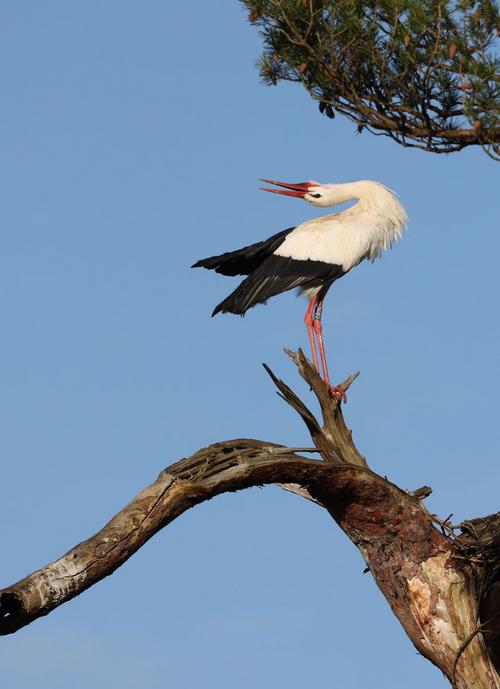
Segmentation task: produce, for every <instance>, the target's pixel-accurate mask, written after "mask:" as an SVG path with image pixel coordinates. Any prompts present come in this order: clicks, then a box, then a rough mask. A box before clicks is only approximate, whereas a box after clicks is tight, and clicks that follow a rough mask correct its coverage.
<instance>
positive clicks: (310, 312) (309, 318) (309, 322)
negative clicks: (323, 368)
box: [304, 297, 319, 373]
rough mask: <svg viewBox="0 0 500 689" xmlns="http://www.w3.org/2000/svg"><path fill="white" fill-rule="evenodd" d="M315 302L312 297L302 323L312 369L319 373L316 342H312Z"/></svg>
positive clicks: (315, 298) (314, 298)
mask: <svg viewBox="0 0 500 689" xmlns="http://www.w3.org/2000/svg"><path fill="white" fill-rule="evenodd" d="M316 300H317V297H313V298H312V299H311V301H310V302H309V306H308V309H307V311H306V315H305V316H304V323H305V324H306V328H307V333H308V335H309V342H310V344H311V352H312V358H313V364H314V368H315V369H316V371H317V372H318V373H319V366H318V354H317V352H316V342H315V341H314V330H313V322H314V321H313V318H314V317H315V316H314V309H315V307H316Z"/></svg>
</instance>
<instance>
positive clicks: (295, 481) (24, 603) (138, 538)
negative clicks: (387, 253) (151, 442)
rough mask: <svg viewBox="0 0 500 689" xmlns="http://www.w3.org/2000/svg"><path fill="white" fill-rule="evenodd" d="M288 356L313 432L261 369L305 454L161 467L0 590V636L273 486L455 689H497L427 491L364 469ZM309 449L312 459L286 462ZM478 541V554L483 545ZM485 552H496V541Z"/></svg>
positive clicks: (247, 444) (239, 449)
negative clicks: (346, 553) (365, 578)
mask: <svg viewBox="0 0 500 689" xmlns="http://www.w3.org/2000/svg"><path fill="white" fill-rule="evenodd" d="M291 356H292V359H293V361H294V362H295V363H296V365H297V366H298V368H299V372H300V374H301V376H302V377H303V378H304V379H305V380H306V381H307V382H308V384H309V385H310V386H311V388H312V389H313V391H314V392H315V394H316V396H317V398H318V400H319V403H320V408H321V412H322V416H323V425H320V424H319V423H318V421H317V420H316V418H315V417H314V415H313V414H312V412H310V411H309V409H308V408H307V406H306V405H305V404H304V402H302V401H301V400H300V399H299V398H298V397H297V395H296V394H295V393H294V392H292V391H291V389H290V388H289V387H288V386H287V385H286V384H285V383H283V382H282V381H280V380H279V379H278V378H277V377H276V376H275V375H274V374H273V373H272V371H270V370H269V369H267V370H268V372H269V374H270V375H271V377H272V378H273V380H274V382H275V383H276V385H277V387H278V389H279V391H280V394H281V395H282V397H283V398H284V399H285V400H286V401H287V402H288V403H289V404H290V405H291V406H292V407H293V408H294V409H295V410H296V411H297V412H298V413H299V414H300V416H301V417H302V419H303V420H304V421H305V422H306V425H307V428H308V429H309V431H310V434H311V437H312V438H313V442H314V444H315V448H287V447H284V446H282V445H277V444H275V443H266V442H263V441H258V440H248V439H239V440H232V441H226V442H221V443H216V444H214V445H211V446H210V447H207V448H203V449H201V450H199V451H198V452H196V453H195V454H194V455H192V456H191V457H188V458H185V459H183V460H181V461H180V462H177V463H175V464H172V465H171V466H169V467H168V468H167V469H165V470H164V471H162V472H161V474H160V475H159V477H158V478H157V480H156V481H155V482H154V483H153V484H151V486H149V487H148V488H146V489H144V490H143V491H141V493H139V495H137V496H136V497H135V498H134V499H133V500H132V501H131V502H130V503H129V504H128V505H127V506H126V507H125V508H124V509H123V510H122V511H121V512H119V513H118V514H117V515H116V516H115V517H114V518H113V519H112V520H111V521H110V522H109V523H108V524H107V525H106V526H105V527H104V528H103V529H102V530H101V531H99V532H98V533H97V534H96V535H95V536H92V537H91V538H89V539H87V540H86V541H83V542H82V543H80V544H79V545H77V546H76V547H75V548H73V549H72V550H70V551H69V552H68V553H66V554H65V555H63V556H62V557H61V558H59V559H58V560H56V561H55V562H53V563H51V564H49V565H47V566H46V567H44V568H42V569H40V570H38V571H36V572H34V573H33V574H30V575H29V576H27V577H25V578H24V579H22V580H21V581H19V582H17V583H16V584H13V585H12V586H9V587H7V588H5V589H3V590H1V591H0V634H11V633H13V632H15V631H17V630H18V629H20V628H21V627H23V626H25V625H27V624H29V623H30V622H32V621H33V620H35V619H37V618H38V617H41V616H43V615H46V614H48V613H49V612H50V611H51V610H53V609H54V608H56V607H57V606H59V605H61V604H62V603H64V602H66V601H68V600H70V599H71V598H73V597H75V596H77V595H79V594H80V593H81V592H83V591H84V590H85V589H87V588H89V587H90V586H92V585H93V584H94V583H96V582H97V581H99V580H101V579H103V578H104V577H106V576H108V575H110V574H111V573H112V572H113V571H115V569H116V568H117V567H119V566H120V565H121V564H123V562H125V561H126V560H127V559H128V558H129V557H131V556H132V555H133V554H134V553H135V552H136V551H137V550H138V549H139V548H140V547H141V546H142V545H143V544H144V543H146V542H147V541H148V540H149V539H150V538H151V537H152V536H153V535H154V534H155V533H157V532H158V531H159V530H160V529H162V528H163V527H165V526H166V525H167V524H169V523H170V522H171V521H173V520H174V519H176V518H177V517H178V516H179V515H180V514H182V513H183V512H185V511H186V510H188V509H190V508H191V507H193V506H194V505H197V504H199V503H201V502H203V501H205V500H208V499H210V498H212V497H214V496H216V495H219V494H221V493H224V492H228V491H235V490H241V489H244V488H248V487H251V486H255V485H264V484H271V483H277V484H280V485H283V487H284V488H285V489H287V490H291V491H292V492H295V493H298V494H299V495H302V496H304V497H307V498H308V499H311V500H313V501H314V502H316V503H318V504H319V505H321V506H322V507H324V508H325V509H327V510H328V512H329V514H330V515H331V516H332V517H333V519H334V520H335V521H336V522H337V524H338V525H339V526H340V528H341V529H342V530H343V531H344V532H345V533H346V534H347V536H348V537H349V538H350V539H351V541H352V542H353V543H354V544H355V545H356V546H357V547H358V548H359V550H360V552H361V554H362V556H363V557H364V559H365V561H366V563H367V566H368V568H369V570H370V571H371V573H372V575H373V577H374V579H375V581H376V583H377V585H378V587H379V588H380V590H381V592H382V593H383V595H384V596H385V598H386V599H387V601H388V602H389V605H390V607H391V609H392V610H393V612H394V613H395V615H396V616H397V617H398V619H399V621H400V622H401V624H402V626H403V627H404V629H405V631H406V633H407V634H408V636H409V638H410V639H411V641H412V642H413V644H414V645H415V646H416V648H417V649H418V650H419V652H420V653H422V654H423V655H424V656H425V657H427V658H428V659H429V660H430V661H431V662H433V663H434V664H435V665H437V666H438V667H439V668H441V670H442V671H443V672H444V673H445V674H446V676H447V677H448V678H449V679H450V681H451V683H452V684H453V686H454V687H456V689H499V687H500V680H499V677H498V674H497V672H496V671H495V667H494V663H493V662H492V661H494V658H493V657H491V658H490V655H489V654H488V647H491V646H488V647H487V645H486V643H485V639H484V634H485V633H486V640H487V641H488V642H489V641H491V639H492V638H493V637H495V635H496V630H495V629H494V628H493V627H492V626H491V625H490V626H489V627H485V625H484V624H482V623H483V622H484V620H481V619H480V610H479V606H480V602H481V601H482V602H483V604H484V600H485V599H484V597H481V590H479V588H480V587H481V582H483V581H484V577H483V579H481V577H480V576H478V570H477V567H476V566H475V565H474V562H473V561H474V557H473V556H470V554H467V552H466V550H464V548H467V547H470V544H469V545H467V543H466V542H465V541H464V542H460V541H459V540H458V539H455V537H454V530H453V528H452V527H449V526H447V522H446V520H445V521H443V522H440V521H439V520H437V522H438V523H439V524H440V525H441V528H439V529H438V528H436V519H434V517H433V515H430V514H429V513H428V512H427V510H426V509H425V507H424V506H423V505H422V502H421V499H420V498H421V496H422V491H423V493H428V491H429V490H430V489H428V488H425V490H424V489H419V491H417V495H413V494H411V493H409V492H406V491H403V490H401V489H400V488H398V487H397V486H395V485H394V484H392V483H391V482H390V481H388V480H387V479H385V478H382V477H381V476H378V475H377V474H375V473H373V472H372V471H370V470H369V468H368V467H367V464H366V460H365V459H364V457H363V456H362V455H361V454H360V452H359V451H358V449H357V448H356V446H355V444H354V442H353V439H352V434H351V432H350V430H349V429H348V428H347V426H346V424H345V422H344V419H343V414H342V407H341V403H340V402H339V401H338V400H336V399H334V398H332V397H331V396H330V395H329V394H328V392H327V391H326V388H325V387H324V385H323V383H322V382H321V379H320V378H319V376H318V375H317V373H316V371H315V370H314V368H313V367H312V366H311V365H310V363H309V362H308V361H307V360H306V359H305V357H304V355H303V354H302V352H300V351H299V352H298V353H294V354H291ZM352 379H353V378H352ZM352 379H348V381H347V382H346V383H345V384H344V385H345V386H348V385H349V384H350V382H352ZM311 451H316V452H318V453H319V454H320V455H321V457H322V458H323V461H318V460H317V459H307V458H305V457H301V456H299V455H298V454H297V453H298V452H311ZM325 460H326V461H325ZM445 527H446V528H445ZM492 529H493V531H494V528H493V527H492V526H491V524H490V532H491V531H492ZM481 533H483V531H481ZM495 533H496V534H497V535H498V530H497V531H496V532H494V536H495ZM481 543H482V544H483V550H484V538H483V540H482V541H481ZM488 543H489V545H491V544H492V543H493V544H495V543H496V541H495V537H493V538H492V539H490V540H489V541H488ZM483 566H484V562H483V563H481V567H483ZM493 583H494V582H493ZM478 587H479V588H478ZM490 591H495V589H494V587H490ZM495 600H496V599H495ZM497 603H498V602H497ZM497 603H495V601H494V602H493V613H494V614H498V605H497ZM495 605H497V607H496V608H495ZM490 612H491V611H490ZM361 614H362V612H361V611H360V615H361ZM483 614H484V613H483Z"/></svg>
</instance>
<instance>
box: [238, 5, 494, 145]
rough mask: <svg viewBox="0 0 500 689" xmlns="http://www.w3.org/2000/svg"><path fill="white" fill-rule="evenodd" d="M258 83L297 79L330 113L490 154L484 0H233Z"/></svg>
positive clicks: (489, 45)
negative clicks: (258, 45)
mask: <svg viewBox="0 0 500 689" xmlns="http://www.w3.org/2000/svg"><path fill="white" fill-rule="evenodd" d="M240 1H241V2H242V4H243V5H244V6H245V7H246V9H247V10H248V13H249V15H248V16H249V21H250V22H251V23H252V24H255V25H257V26H258V27H259V28H260V30H261V33H262V37H263V41H264V52H263V54H262V56H261V58H260V61H259V66H260V71H261V75H262V77H263V79H264V81H265V82H266V83H269V84H277V83H278V82H279V81H280V80H285V81H296V82H299V83H301V84H302V85H303V86H305V88H306V89H307V91H308V92H309V93H310V95H311V96H312V97H313V98H314V99H315V100H316V101H318V104H319V109H320V111H321V112H322V113H324V114H325V115H326V116H328V117H330V118H333V117H334V116H335V113H337V112H338V113H341V114H343V115H346V116H347V117H349V118H350V119H351V120H353V121H354V122H356V123H357V125H358V130H359V131H362V130H363V129H365V128H366V129H368V130H370V131H372V132H374V133H378V134H385V135H387V136H390V137H391V138H393V139H395V140H396V141H398V142H399V143H401V144H403V145H405V146H413V147H419V148H424V149H427V150H430V151H434V152H437V153H443V152H451V151H457V150H460V149H461V148H464V147H465V146H470V145H481V146H483V147H484V148H485V150H487V152H489V153H490V155H492V156H498V154H499V144H500V126H499V115H500V104H499V76H498V71H499V70H498V67H499V60H498V58H497V56H496V55H495V52H494V51H495V42H496V41H497V39H498V35H499V12H498V8H497V6H496V4H495V3H494V2H493V0H240Z"/></svg>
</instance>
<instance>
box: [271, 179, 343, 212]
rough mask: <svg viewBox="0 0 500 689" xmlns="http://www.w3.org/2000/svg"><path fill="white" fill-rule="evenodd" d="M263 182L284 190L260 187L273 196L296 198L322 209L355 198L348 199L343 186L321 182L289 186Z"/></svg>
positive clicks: (280, 183)
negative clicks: (280, 195)
mask: <svg viewBox="0 0 500 689" xmlns="http://www.w3.org/2000/svg"><path fill="white" fill-rule="evenodd" d="M261 182H266V183H267V184H275V185H276V186H278V187H284V188H283V189H267V188H266V187H260V189H262V191H271V192H273V194H282V195H283V196H295V197H296V198H299V199H304V201H307V202H308V203H311V204H312V205H313V206H319V207H320V208H327V207H328V206H336V205H337V204H339V203H344V201H348V200H349V199H351V198H353V197H352V196H347V197H346V192H345V190H344V189H341V187H342V186H343V185H341V184H338V185H337V184H320V183H319V182H298V183H296V184H287V183H285V182H276V181H275V180H273V179H262V180H261Z"/></svg>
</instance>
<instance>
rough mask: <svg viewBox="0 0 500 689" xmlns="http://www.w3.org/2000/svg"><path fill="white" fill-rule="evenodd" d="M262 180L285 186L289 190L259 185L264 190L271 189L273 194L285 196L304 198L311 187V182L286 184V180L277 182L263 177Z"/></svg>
mask: <svg viewBox="0 0 500 689" xmlns="http://www.w3.org/2000/svg"><path fill="white" fill-rule="evenodd" d="M260 181H261V182H266V183H267V184H276V185H277V186H278V187H285V189H288V190H289V191H284V190H283V189H267V188H266V187H259V189H262V191H271V192H272V193H273V194H283V196H296V197H297V198H299V199H303V198H304V196H305V195H306V194H307V193H308V192H309V187H310V186H311V184H312V183H311V182H298V183H297V184H286V183H285V182H276V181H275V180H274V179H261V180H260Z"/></svg>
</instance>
